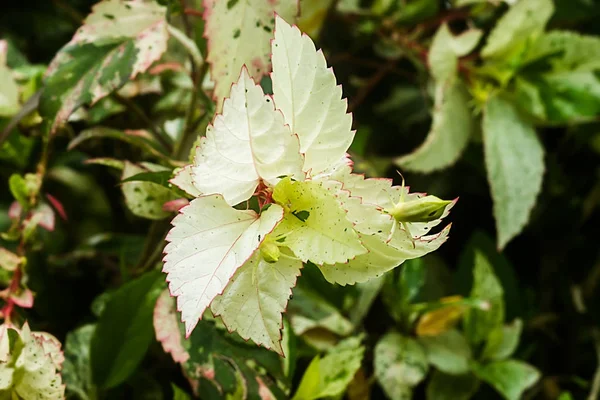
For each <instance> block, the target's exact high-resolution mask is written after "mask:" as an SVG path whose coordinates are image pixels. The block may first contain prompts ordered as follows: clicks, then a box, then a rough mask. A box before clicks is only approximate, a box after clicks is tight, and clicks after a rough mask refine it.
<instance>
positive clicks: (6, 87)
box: [0, 40, 21, 117]
mask: <svg viewBox="0 0 600 400" xmlns="http://www.w3.org/2000/svg"><path fill="white" fill-rule="evenodd" d="M7 51H8V43H7V42H6V40H0V117H11V116H13V115H15V114H16V113H17V112H19V109H20V108H21V105H20V104H19V86H18V85H17V82H16V80H15V78H14V76H13V73H12V71H11V70H10V69H9V68H8V66H7V65H6V53H7Z"/></svg>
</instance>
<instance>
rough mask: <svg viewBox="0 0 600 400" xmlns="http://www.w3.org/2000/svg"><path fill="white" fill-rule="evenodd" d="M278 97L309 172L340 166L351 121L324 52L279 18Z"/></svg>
mask: <svg viewBox="0 0 600 400" xmlns="http://www.w3.org/2000/svg"><path fill="white" fill-rule="evenodd" d="M272 51H273V55H272V61H273V73H272V74H271V79H272V81H273V98H274V99H275V104H276V105H277V108H278V109H280V110H281V111H282V112H283V115H284V117H285V122H286V123H287V124H288V125H289V126H290V128H291V130H292V132H293V133H296V134H298V137H299V138H300V151H301V152H302V153H303V154H304V155H305V162H304V171H306V172H310V173H311V175H313V176H314V175H317V174H319V173H321V172H323V171H325V170H326V169H328V168H329V167H330V166H332V165H333V164H335V163H336V162H338V160H340V159H341V158H342V157H343V156H344V154H345V153H346V151H347V150H348V147H350V143H352V139H353V138H354V132H352V131H351V130H350V129H351V126H352V116H351V115H350V114H347V113H346V109H347V107H346V105H347V102H346V100H342V88H341V86H336V79H335V75H334V74H333V70H332V69H331V68H329V69H328V68H327V63H326V61H325V57H324V56H323V52H322V51H318V52H317V51H316V49H315V45H314V43H313V42H312V40H311V39H310V38H309V37H308V36H307V35H302V34H301V33H300V31H299V30H298V28H297V27H291V26H290V25H288V24H287V23H286V22H285V21H284V20H283V19H281V18H279V17H277V18H276V23H275V40H274V41H273V43H272Z"/></svg>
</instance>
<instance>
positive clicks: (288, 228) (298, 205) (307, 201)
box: [273, 178, 367, 265]
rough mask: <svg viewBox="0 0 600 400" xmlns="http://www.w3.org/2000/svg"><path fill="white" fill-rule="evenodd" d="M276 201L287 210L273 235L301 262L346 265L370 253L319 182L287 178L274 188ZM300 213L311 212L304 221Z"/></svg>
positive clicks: (331, 196)
mask: <svg viewBox="0 0 600 400" xmlns="http://www.w3.org/2000/svg"><path fill="white" fill-rule="evenodd" d="M273 200H275V202H277V203H278V204H280V205H283V206H285V209H286V214H285V216H284V218H283V220H282V221H281V223H280V224H279V226H278V227H277V228H276V229H275V232H274V233H273V236H274V237H276V238H277V237H280V236H281V237H283V238H284V240H283V242H282V243H283V244H284V245H285V246H288V247H289V248H290V249H291V250H292V251H293V252H294V254H295V255H296V256H297V257H298V258H300V259H301V260H302V261H304V262H306V261H311V262H313V263H314V264H318V265H321V264H324V263H326V264H334V263H336V262H339V263H343V262H346V261H348V260H349V259H351V258H354V257H356V256H357V255H359V254H364V253H366V252H367V250H366V249H365V248H364V247H363V246H362V244H361V242H360V240H359V238H358V234H357V233H356V231H355V230H354V228H353V226H352V223H351V222H350V221H349V220H348V219H347V218H346V212H345V211H344V210H343V209H342V208H341V207H340V204H339V202H338V201H337V200H336V198H335V197H333V195H332V194H331V193H329V192H328V191H327V190H326V189H324V188H322V187H321V186H320V185H319V184H318V183H317V182H312V181H305V182H295V181H292V180H291V179H290V178H284V179H282V180H281V181H280V182H279V183H278V184H277V186H275V189H274V191H273ZM299 212H308V216H307V218H306V220H305V221H302V220H300V219H299V218H298V217H296V216H295V215H294V213H296V214H298V213H299Z"/></svg>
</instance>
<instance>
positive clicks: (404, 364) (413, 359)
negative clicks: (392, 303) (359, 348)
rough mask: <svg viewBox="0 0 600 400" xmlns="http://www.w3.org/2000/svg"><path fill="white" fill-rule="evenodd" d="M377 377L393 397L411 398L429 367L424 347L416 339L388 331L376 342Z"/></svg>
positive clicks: (394, 399) (393, 399) (390, 396)
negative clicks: (412, 390)
mask: <svg viewBox="0 0 600 400" xmlns="http://www.w3.org/2000/svg"><path fill="white" fill-rule="evenodd" d="M374 357H375V359H374V364H375V377H376V378H377V381H378V382H379V384H380V385H381V387H382V388H383V390H384V391H385V393H386V394H387V395H388V397H389V398H390V399H392V400H396V399H410V398H411V396H410V393H411V388H413V387H415V386H417V385H418V384H419V383H420V382H421V381H422V380H423V379H425V376H426V375H427V371H428V370H429V365H428V361H427V355H426V354H425V350H424V349H423V347H422V346H421V345H420V344H419V342H417V341H416V340H414V339H412V338H409V337H406V336H402V335H401V334H399V333H396V332H389V333H387V334H386V335H385V336H383V337H382V338H381V339H380V340H379V342H377V344H376V345H375V356H374Z"/></svg>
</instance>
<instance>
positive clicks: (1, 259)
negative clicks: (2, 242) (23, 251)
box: [0, 247, 22, 271]
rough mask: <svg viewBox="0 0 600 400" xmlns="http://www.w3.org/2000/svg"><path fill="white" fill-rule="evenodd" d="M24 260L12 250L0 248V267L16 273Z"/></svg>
mask: <svg viewBox="0 0 600 400" xmlns="http://www.w3.org/2000/svg"><path fill="white" fill-rule="evenodd" d="M21 262H22V259H21V257H19V256H18V255H16V254H15V253H13V252H12V251H10V250H7V249H5V248H4V247H0V267H1V268H4V269H5V270H7V271H14V270H16V269H17V267H18V266H19V265H20V264H21Z"/></svg>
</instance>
